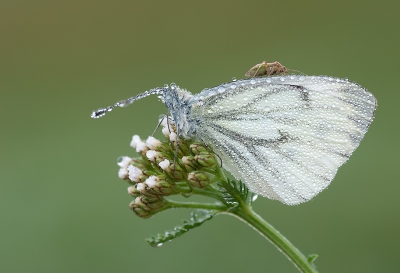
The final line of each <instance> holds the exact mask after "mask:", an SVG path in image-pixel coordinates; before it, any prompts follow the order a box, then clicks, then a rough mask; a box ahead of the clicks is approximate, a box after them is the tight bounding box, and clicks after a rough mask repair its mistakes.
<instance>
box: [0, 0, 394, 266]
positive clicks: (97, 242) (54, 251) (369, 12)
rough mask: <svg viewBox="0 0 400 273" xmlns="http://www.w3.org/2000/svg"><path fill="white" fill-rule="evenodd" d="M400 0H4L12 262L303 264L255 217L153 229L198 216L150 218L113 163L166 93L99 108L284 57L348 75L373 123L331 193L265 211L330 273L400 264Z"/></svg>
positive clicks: (0, 34) (211, 82)
mask: <svg viewBox="0 0 400 273" xmlns="http://www.w3.org/2000/svg"><path fill="white" fill-rule="evenodd" d="M399 9H400V2H399V1H390V0H383V1H366V0H364V1H316V0H309V1H294V0H286V1H215V0H214V1H183V0H181V1H177V0H174V1H119V0H118V1H92V0H91V1H77V0H70V1H54V0H51V1H23V0H21V1H8V0H2V1H1V2H0V128H1V134H0V151H1V156H0V160H1V165H0V166H1V169H0V272H41V273H42V272H99V273H101V272H157V271H160V272H161V271H162V272H188V271H190V272H192V273H196V272H209V273H212V272H228V271H229V272H249V271H252V272H297V270H296V269H295V268H294V266H293V265H292V264H291V263H290V262H289V261H288V260H287V259H286V258H285V257H284V256H283V255H282V254H281V253H279V252H278V251H277V250H276V249H275V247H274V246H272V245H271V244H270V243H269V242H267V241H266V240H264V239H263V238H262V237H261V236H259V235H258V234H257V233H256V232H255V231H253V230H252V229H250V228H249V227H247V226H246V225H245V224H244V223H242V222H240V221H238V220H236V219H234V218H232V217H229V216H219V217H216V218H215V219H214V220H213V221H210V222H207V223H205V224H204V225H203V226H202V227H201V228H198V229H195V230H193V231H191V232H189V233H188V234H185V235H184V236H183V237H181V238H179V239H177V240H175V241H173V242H171V243H168V244H165V245H164V246H163V247H162V248H159V249H155V248H152V247H150V246H149V245H148V244H147V243H146V242H145V241H144V238H146V237H148V236H149V235H153V234H156V233H158V232H163V231H164V230H166V229H171V228H173V227H174V226H176V225H179V224H180V223H181V219H188V218H189V213H190V212H189V211H184V210H180V211H168V212H164V213H162V214H159V215H156V216H155V217H153V218H151V219H148V220H143V219H140V218H138V217H136V216H135V215H134V214H133V213H132V212H131V211H130V210H129V208H128V204H129V202H130V201H131V198H130V196H128V194H127V192H126V188H127V185H126V183H125V182H123V181H122V180H120V179H118V177H117V171H118V167H117V165H116V158H117V157H118V156H120V155H130V156H133V155H134V154H135V153H134V152H133V150H132V148H130V147H129V142H130V139H131V136H132V135H133V134H140V135H141V136H142V137H143V138H146V137H147V136H148V135H149V134H151V133H152V131H153V129H154V128H155V126H156V122H157V121H156V120H157V118H158V116H159V115H160V114H163V113H165V112H166V109H165V107H164V106H163V105H162V103H160V102H158V101H157V98H156V97H150V98H146V99H143V100H142V101H140V102H138V103H136V104H134V105H133V106H131V107H129V108H127V109H117V110H115V111H114V112H113V113H112V114H109V115H107V116H106V117H104V118H102V119H100V120H93V119H90V117H89V116H90V113H91V111H92V110H94V109H97V108H100V107H105V106H107V105H110V104H113V103H114V102H115V101H117V100H120V99H125V98H128V97H130V96H133V95H135V94H138V93H139V92H143V91H145V90H148V89H150V88H153V87H157V86H162V85H164V84H165V83H171V82H176V83H177V84H179V85H180V86H181V87H184V88H187V89H188V90H190V91H192V92H193V93H197V92H199V91H201V90H202V89H203V88H206V87H212V86H215V85H218V84H220V83H223V82H227V81H230V80H231V79H232V77H237V78H242V77H243V75H244V73H245V72H246V71H247V69H249V68H250V67H251V66H253V65H255V64H256V63H260V62H261V61H263V60H266V61H280V62H281V63H282V64H283V65H286V66H287V67H289V68H293V69H298V70H300V71H302V72H304V73H306V74H308V75H330V76H336V77H348V78H349V79H350V80H352V81H355V82H357V83H359V84H361V85H363V86H364V87H366V88H367V89H368V90H369V91H371V92H372V93H373V94H374V95H375V96H376V97H377V99H378V103H379V107H378V111H377V112H376V119H375V121H374V122H373V123H372V126H371V128H370V130H369V132H368V133H367V134H366V136H365V139H364V140H363V141H362V143H361V145H360V147H359V149H358V150H357V151H356V152H355V153H354V154H353V156H352V158H351V159H350V161H349V162H348V163H347V164H345V165H344V166H343V167H341V168H340V170H339V173H338V175H337V176H336V178H335V180H334V181H333V183H332V184H331V185H330V186H329V188H328V189H327V190H325V191H324V192H322V193H321V194H319V195H318V196H317V197H316V198H315V199H313V200H312V201H310V202H308V203H305V204H302V205H299V206H295V207H289V206H286V205H283V204H281V203H279V202H277V201H271V200H267V199H264V198H259V199H258V200H257V202H256V203H255V205H254V206H255V210H256V211H257V212H259V214H261V215H262V216H263V217H264V218H265V219H267V221H269V222H270V223H271V224H272V225H274V226H275V227H276V228H277V229H278V230H280V231H281V232H282V233H283V234H284V235H285V236H286V237H287V238H288V239H289V240H291V241H292V242H293V243H294V244H295V245H296V246H297V247H298V248H299V249H300V250H301V251H303V252H304V253H305V254H311V253H317V254H319V258H318V259H317V261H316V265H317V267H318V269H319V271H320V272H364V273H365V272H400V259H399V255H400V250H399V245H400V234H399V231H400V209H399V208H400V198H399V191H400V183H399V182H400V181H399V178H400V174H399V166H398V165H399V161H400V160H399V153H400V149H399V148H400V147H399V144H398V143H399V142H398V135H399V114H400V111H399V99H400V90H399V80H398V78H399V76H398V69H399V63H400V58H399V48H400V35H399V29H400V28H399V27H400V16H399V15H398V12H399Z"/></svg>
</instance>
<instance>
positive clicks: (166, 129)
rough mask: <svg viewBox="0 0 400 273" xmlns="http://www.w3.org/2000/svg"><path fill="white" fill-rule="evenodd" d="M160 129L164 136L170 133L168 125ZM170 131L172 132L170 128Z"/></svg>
mask: <svg viewBox="0 0 400 273" xmlns="http://www.w3.org/2000/svg"><path fill="white" fill-rule="evenodd" d="M161 131H162V133H163V135H164V136H166V137H169V134H171V133H170V132H169V129H168V127H164V128H163V129H162V130H161ZM171 132H172V130H171Z"/></svg>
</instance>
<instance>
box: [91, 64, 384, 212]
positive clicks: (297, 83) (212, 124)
mask: <svg viewBox="0 0 400 273" xmlns="http://www.w3.org/2000/svg"><path fill="white" fill-rule="evenodd" d="M276 63H277V62H276ZM277 64H279V63H277ZM279 65H280V64H279ZM265 68H266V67H265ZM259 71H260V70H258V71H256V73H255V74H259ZM271 71H272V70H271ZM274 71H278V70H276V69H275V70H274ZM280 71H282V70H280ZM269 73H272V72H269ZM152 94H155V95H158V97H159V98H160V99H161V101H162V102H163V103H164V104H165V106H166V107H167V108H168V112H169V115H171V116H172V118H173V120H174V122H175V124H176V127H177V132H178V135H179V136H181V137H190V138H195V139H197V140H200V141H203V142H205V143H206V144H207V146H209V147H210V148H211V149H212V150H213V151H214V152H215V153H216V154H218V155H219V156H220V157H221V160H222V162H223V167H224V168H225V169H227V170H228V171H230V172H231V173H232V174H233V176H235V178H236V179H240V180H242V181H243V182H244V183H245V184H246V185H247V186H248V187H249V189H250V190H251V191H252V192H254V193H257V194H259V195H262V196H264V197H267V198H270V199H274V200H279V201H281V202H282V203H284V204H288V205H296V204H300V203H303V202H306V201H308V200H310V199H311V198H313V197H314V196H315V195H317V194H318V193H319V192H321V191H322V190H323V189H325V188H326V187H327V186H328V185H329V184H330V182H331V181H332V179H333V178H334V176H335V174H336V172H337V170H338V168H339V167H340V166H341V165H343V164H344V163H345V162H346V161H347V160H348V158H349V157H350V155H351V154H352V153H353V152H354V150H355V149H356V148H357V147H358V145H359V144H360V141H361V140H362V138H363V137H364V134H365V133H366V132H367V130H368V128H369V126H370V124H371V122H372V120H373V117H374V112H375V110H376V107H377V100H376V99H375V97H374V96H373V95H372V94H371V93H369V92H368V91H367V90H366V89H365V88H363V87H361V86H360V85H358V84H356V83H353V82H350V81H348V80H347V79H339V78H333V77H325V76H295V75H291V76H279V77H264V78H252V79H244V80H236V81H232V82H228V83H224V84H221V85H218V86H215V87H213V88H206V89H204V90H203V91H202V92H201V93H199V94H195V95H192V94H191V93H190V92H188V91H186V90H185V89H181V88H180V87H179V86H177V85H175V84H173V83H172V84H171V85H170V86H168V85H165V86H164V87H159V88H154V89H151V90H149V91H146V92H144V93H142V94H139V95H137V96H135V97H132V98H129V99H127V100H123V101H120V102H117V103H115V104H114V105H112V106H109V107H107V108H103V109H99V110H97V111H94V112H93V113H92V115H91V117H92V118H99V117H101V116H103V115H105V113H106V112H108V111H111V110H112V109H113V108H114V107H117V106H120V107H125V106H127V105H129V104H131V103H133V102H134V101H136V100H139V99H142V98H144V97H147V96H149V95H152Z"/></svg>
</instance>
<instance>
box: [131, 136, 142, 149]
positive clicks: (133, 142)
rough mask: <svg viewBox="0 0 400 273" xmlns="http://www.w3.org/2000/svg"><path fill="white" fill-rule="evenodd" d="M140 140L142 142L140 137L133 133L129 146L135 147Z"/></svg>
mask: <svg viewBox="0 0 400 273" xmlns="http://www.w3.org/2000/svg"><path fill="white" fill-rule="evenodd" d="M140 142H142V141H141V140H140V137H139V136H138V135H134V136H133V137H132V141H131V147H132V148H136V147H137V144H138V143H140Z"/></svg>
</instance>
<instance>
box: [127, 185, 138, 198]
mask: <svg viewBox="0 0 400 273" xmlns="http://www.w3.org/2000/svg"><path fill="white" fill-rule="evenodd" d="M137 193H138V192H137V190H136V188H135V186H130V187H128V194H130V195H133V196H135V195H137Z"/></svg>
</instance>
